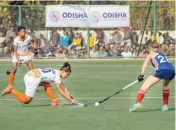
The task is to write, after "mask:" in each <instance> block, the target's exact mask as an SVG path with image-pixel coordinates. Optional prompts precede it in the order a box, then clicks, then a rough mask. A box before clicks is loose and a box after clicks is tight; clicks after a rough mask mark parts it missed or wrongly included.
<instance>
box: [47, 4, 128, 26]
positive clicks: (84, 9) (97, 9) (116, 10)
mask: <svg viewBox="0 0 176 130" xmlns="http://www.w3.org/2000/svg"><path fill="white" fill-rule="evenodd" d="M45 15H46V16H45V18H46V20H45V22H46V27H83V28H114V27H125V26H129V25H130V11H129V6H84V5H57V6H51V5H50V6H46V14H45Z"/></svg>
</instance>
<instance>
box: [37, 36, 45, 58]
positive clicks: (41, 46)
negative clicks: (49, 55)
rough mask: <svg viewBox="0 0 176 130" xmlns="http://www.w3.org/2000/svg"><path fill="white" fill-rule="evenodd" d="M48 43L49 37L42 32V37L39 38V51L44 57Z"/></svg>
mask: <svg viewBox="0 0 176 130" xmlns="http://www.w3.org/2000/svg"><path fill="white" fill-rule="evenodd" d="M46 44H47V39H46V38H44V36H43V34H40V39H38V52H39V54H40V55H41V56H42V57H43V56H45V53H46V50H47V48H46Z"/></svg>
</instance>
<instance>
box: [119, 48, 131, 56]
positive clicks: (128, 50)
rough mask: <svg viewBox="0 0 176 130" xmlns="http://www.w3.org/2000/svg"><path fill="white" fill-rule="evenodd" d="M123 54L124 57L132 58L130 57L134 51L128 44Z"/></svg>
mask: <svg viewBox="0 0 176 130" xmlns="http://www.w3.org/2000/svg"><path fill="white" fill-rule="evenodd" d="M121 55H122V56H123V57H124V58H130V57H132V52H131V51H130V48H129V47H128V46H126V47H125V50H124V51H123V52H122V53H121Z"/></svg>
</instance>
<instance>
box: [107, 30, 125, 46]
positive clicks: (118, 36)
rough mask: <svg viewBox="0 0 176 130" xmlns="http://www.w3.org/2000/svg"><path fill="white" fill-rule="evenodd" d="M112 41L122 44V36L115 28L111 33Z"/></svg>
mask: <svg viewBox="0 0 176 130" xmlns="http://www.w3.org/2000/svg"><path fill="white" fill-rule="evenodd" d="M110 39H111V41H110V42H111V43H118V44H120V43H121V42H122V34H121V33H120V31H119V29H117V28H114V29H113V30H112V32H110Z"/></svg>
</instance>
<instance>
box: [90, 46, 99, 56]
mask: <svg viewBox="0 0 176 130" xmlns="http://www.w3.org/2000/svg"><path fill="white" fill-rule="evenodd" d="M90 57H98V49H97V47H95V46H94V47H92V49H91V51H90Z"/></svg>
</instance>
